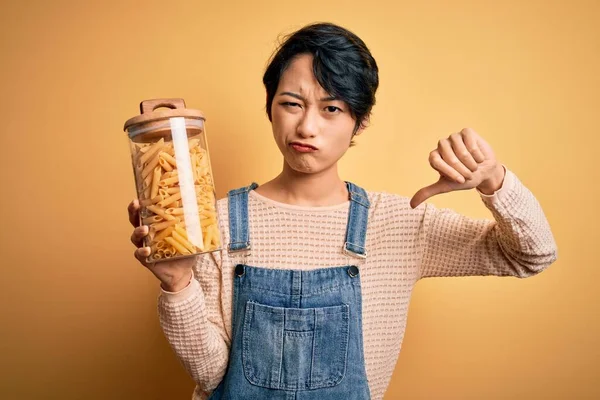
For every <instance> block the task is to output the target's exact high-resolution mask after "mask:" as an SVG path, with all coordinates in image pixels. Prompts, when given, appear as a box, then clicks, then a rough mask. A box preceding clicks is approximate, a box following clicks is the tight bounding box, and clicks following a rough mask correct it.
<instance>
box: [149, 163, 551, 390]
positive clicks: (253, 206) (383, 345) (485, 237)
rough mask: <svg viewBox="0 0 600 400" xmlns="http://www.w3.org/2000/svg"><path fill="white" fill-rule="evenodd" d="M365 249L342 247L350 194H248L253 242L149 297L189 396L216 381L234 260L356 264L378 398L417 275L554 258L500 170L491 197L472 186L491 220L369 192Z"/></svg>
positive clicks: (502, 268)
mask: <svg viewBox="0 0 600 400" xmlns="http://www.w3.org/2000/svg"><path fill="white" fill-rule="evenodd" d="M367 193H368V195H369V200H370V201H371V208H370V209H369V221H368V230H367V238H366V248H367V251H368V257H367V258H366V259H365V260H361V259H358V258H355V257H352V256H348V255H346V254H344V253H343V252H342V246H343V244H344V238H345V233H346V224H347V219H348V207H349V202H346V203H344V204H339V205H336V206H329V207H300V206H292V205H288V204H283V203H278V202H275V201H272V200H270V199H267V198H265V197H264V196H261V195H259V194H258V193H256V192H255V191H251V192H250V193H249V229H250V241H251V243H252V250H251V251H250V254H247V253H233V254H231V255H230V254H228V252H227V251H226V250H223V251H221V252H215V253H212V254H205V255H202V256H201V257H200V259H199V262H198V264H197V265H196V267H195V268H194V277H195V279H192V281H191V282H190V284H189V285H188V286H187V287H186V288H185V289H183V290H181V291H179V292H177V293H169V292H165V291H162V293H161V295H160V297H159V300H158V311H159V315H160V323H161V326H162V329H163V331H164V334H165V336H166V338H167V340H168V341H169V343H170V344H171V346H172V348H173V349H174V351H175V353H176V355H177V357H178V358H179V359H180V360H181V362H182V363H183V365H184V366H185V368H186V369H187V371H188V372H189V374H190V375H191V377H192V378H193V379H194V381H195V382H196V390H195V391H194V395H193V399H194V400H198V399H205V398H207V397H208V395H209V394H210V393H211V392H212V390H214V389H215V388H216V387H217V385H218V384H219V383H220V381H221V379H222V378H223V376H224V374H225V370H226V367H227V363H228V357H229V347H230V343H231V337H232V331H231V329H232V328H231V327H232V321H231V317H232V313H231V311H232V295H233V276H234V268H235V265H236V264H238V263H244V264H248V265H252V266H258V267H264V268H276V269H301V270H312V269H317V268H323V267H334V266H342V265H357V266H358V267H359V268H360V279H361V286H362V295H363V327H362V328H363V334H364V344H365V350H364V351H365V362H366V371H367V378H368V382H369V388H370V390H371V396H372V399H373V400H380V399H382V398H383V395H384V393H385V390H386V388H387V386H388V384H389V381H390V378H391V376H392V372H393V370H394V367H395V365H396V361H397V359H398V355H399V353H400V347H401V345H402V339H403V337H404V330H405V327H406V316H407V310H408V305H409V301H410V296H411V292H412V290H413V287H414V285H415V283H416V282H417V281H418V280H419V279H421V278H426V277H439V276H468V275H497V276H506V275H511V276H516V277H521V278H524V277H529V276H532V275H534V274H536V273H538V272H540V271H542V270H543V269H544V268H546V267H547V266H549V265H550V264H551V263H552V262H554V261H555V260H556V258H557V248H556V244H555V241H554V238H553V235H552V232H551V230H550V227H549V224H548V221H547V220H546V217H545V216H544V213H543V211H542V209H541V207H540V204H539V203H538V202H537V200H536V199H535V197H534V196H533V194H532V193H531V192H530V191H529V190H528V189H527V188H526V187H525V186H524V185H523V184H522V183H521V182H520V181H519V179H518V178H517V177H516V176H515V175H514V173H512V172H511V171H510V170H508V169H506V176H505V179H504V182H503V186H502V188H501V189H500V190H498V191H497V192H496V193H494V194H493V195H490V196H487V195H484V194H483V193H481V192H479V195H480V196H481V199H482V201H483V203H484V204H485V206H486V207H487V208H488V209H489V210H490V211H491V213H492V215H493V217H494V220H495V221H494V220H491V219H490V220H487V219H472V218H468V217H466V216H463V215H460V214H458V213H456V212H454V211H452V210H450V209H437V208H436V207H434V206H433V205H431V204H428V203H423V204H421V205H420V206H419V207H417V208H415V209H414V210H413V209H411V207H410V205H409V200H410V199H408V198H406V197H402V196H398V195H394V194H389V193H385V192H381V193H379V192H369V191H367ZM218 212H219V218H220V226H221V229H222V234H223V242H224V244H225V245H226V244H227V243H229V223H228V216H227V212H228V207H227V198H224V199H221V200H219V201H218Z"/></svg>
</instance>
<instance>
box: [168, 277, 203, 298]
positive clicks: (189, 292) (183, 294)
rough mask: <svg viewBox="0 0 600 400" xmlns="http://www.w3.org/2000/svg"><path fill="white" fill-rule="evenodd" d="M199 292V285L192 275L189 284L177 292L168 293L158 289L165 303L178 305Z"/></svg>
mask: <svg viewBox="0 0 600 400" xmlns="http://www.w3.org/2000/svg"><path fill="white" fill-rule="evenodd" d="M199 290H200V283H199V282H198V281H197V280H196V279H195V278H194V274H192V277H191V279H190V283H188V285H187V286H186V287H184V288H183V289H181V290H179V291H177V292H168V291H166V290H165V289H163V288H162V286H161V287H160V291H161V297H162V298H163V300H165V301H166V302H167V303H179V302H182V301H184V300H187V299H189V298H190V297H192V296H194V295H195V294H196V293H198V291H199Z"/></svg>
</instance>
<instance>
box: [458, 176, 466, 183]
mask: <svg viewBox="0 0 600 400" xmlns="http://www.w3.org/2000/svg"><path fill="white" fill-rule="evenodd" d="M457 180H458V182H460V183H465V178H464V177H463V176H462V175H460V176H458V177H457Z"/></svg>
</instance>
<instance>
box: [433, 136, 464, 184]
mask: <svg viewBox="0 0 600 400" xmlns="http://www.w3.org/2000/svg"><path fill="white" fill-rule="evenodd" d="M438 152H439V153H440V155H441V156H442V159H443V160H444V161H445V162H446V164H447V165H449V166H450V167H452V169H453V170H454V171H456V172H458V173H459V174H460V175H461V176H462V177H463V180H462V181H460V180H458V178H457V177H456V175H455V174H452V175H450V176H448V178H450V179H454V180H456V181H457V182H460V183H463V182H464V179H471V177H472V173H471V170H470V169H469V168H467V167H466V166H465V165H464V164H463V163H462V162H460V160H459V159H458V157H456V154H454V150H453V149H452V145H451V144H450V140H448V139H442V140H440V141H439V142H438Z"/></svg>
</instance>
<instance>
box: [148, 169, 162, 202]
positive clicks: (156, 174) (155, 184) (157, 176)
mask: <svg viewBox="0 0 600 400" xmlns="http://www.w3.org/2000/svg"><path fill="white" fill-rule="evenodd" d="M161 170H162V169H161V167H160V166H157V167H156V168H154V174H153V176H152V186H151V189H150V198H153V197H156V195H158V181H159V180H160V172H161Z"/></svg>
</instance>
